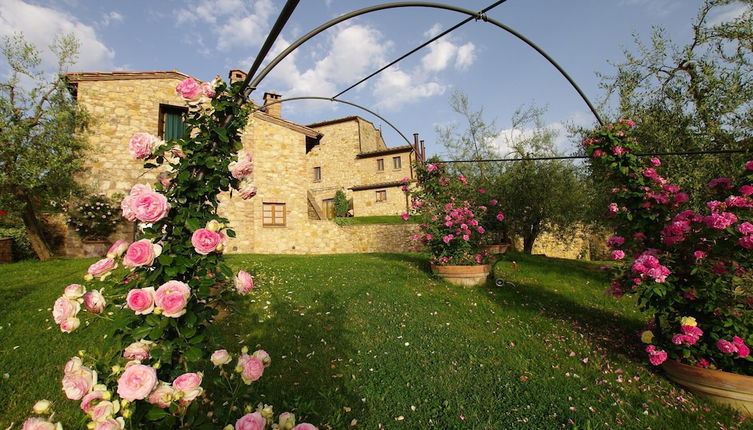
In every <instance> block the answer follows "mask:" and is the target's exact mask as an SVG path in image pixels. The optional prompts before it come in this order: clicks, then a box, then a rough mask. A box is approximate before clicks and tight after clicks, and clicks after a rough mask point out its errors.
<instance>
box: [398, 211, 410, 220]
mask: <svg viewBox="0 0 753 430" xmlns="http://www.w3.org/2000/svg"><path fill="white" fill-rule="evenodd" d="M400 218H402V219H403V221H408V219H409V218H410V215H408V213H407V212H403V213H402V214H400Z"/></svg>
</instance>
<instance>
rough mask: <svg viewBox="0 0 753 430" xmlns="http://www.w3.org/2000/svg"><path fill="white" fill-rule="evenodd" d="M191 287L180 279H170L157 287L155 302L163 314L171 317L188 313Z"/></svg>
mask: <svg viewBox="0 0 753 430" xmlns="http://www.w3.org/2000/svg"><path fill="white" fill-rule="evenodd" d="M190 296H191V288H190V287H189V286H188V285H186V284H184V283H183V282H180V281H168V282H165V283H164V284H162V285H160V287H159V288H157V292H156V293H155V294H154V303H155V304H156V305H157V307H159V308H161V309H162V314H163V315H164V316H166V317H170V318H178V317H181V316H183V315H184V314H185V313H186V305H187V304H188V298H189V297H190Z"/></svg>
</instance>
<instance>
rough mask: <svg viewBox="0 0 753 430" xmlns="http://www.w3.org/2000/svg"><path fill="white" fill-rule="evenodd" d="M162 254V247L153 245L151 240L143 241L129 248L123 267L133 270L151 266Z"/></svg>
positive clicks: (134, 243)
mask: <svg viewBox="0 0 753 430" xmlns="http://www.w3.org/2000/svg"><path fill="white" fill-rule="evenodd" d="M160 253H162V247H161V246H159V245H155V244H153V243H152V242H151V241H150V240H149V239H141V240H138V241H136V242H133V243H132V244H131V246H129V247H128V251H126V254H125V257H124V258H123V265H124V266H126V267H132V268H135V267H140V266H151V265H152V263H154V259H155V258H156V257H158V256H159V254H160Z"/></svg>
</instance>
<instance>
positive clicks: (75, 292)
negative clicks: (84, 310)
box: [63, 284, 86, 300]
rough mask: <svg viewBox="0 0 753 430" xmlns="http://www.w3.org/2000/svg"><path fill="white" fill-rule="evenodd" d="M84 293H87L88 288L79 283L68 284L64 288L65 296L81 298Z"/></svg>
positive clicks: (74, 298) (72, 298)
mask: <svg viewBox="0 0 753 430" xmlns="http://www.w3.org/2000/svg"><path fill="white" fill-rule="evenodd" d="M84 293H86V288H85V287H84V286H83V285H79V284H71V285H68V286H67V287H65V290H63V296H64V297H66V298H68V299H71V300H76V299H80V298H81V297H82V296H83V295H84Z"/></svg>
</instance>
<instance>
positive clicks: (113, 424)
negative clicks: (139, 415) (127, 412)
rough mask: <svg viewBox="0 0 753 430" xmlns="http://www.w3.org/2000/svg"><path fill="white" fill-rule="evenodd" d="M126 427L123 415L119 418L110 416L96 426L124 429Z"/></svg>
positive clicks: (115, 429) (107, 429)
mask: <svg viewBox="0 0 753 430" xmlns="http://www.w3.org/2000/svg"><path fill="white" fill-rule="evenodd" d="M124 428H125V420H124V419H123V417H118V418H117V419H115V418H108V419H107V420H105V421H102V422H101V423H99V424H97V426H96V427H94V430H122V429H124Z"/></svg>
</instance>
